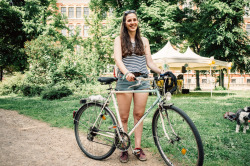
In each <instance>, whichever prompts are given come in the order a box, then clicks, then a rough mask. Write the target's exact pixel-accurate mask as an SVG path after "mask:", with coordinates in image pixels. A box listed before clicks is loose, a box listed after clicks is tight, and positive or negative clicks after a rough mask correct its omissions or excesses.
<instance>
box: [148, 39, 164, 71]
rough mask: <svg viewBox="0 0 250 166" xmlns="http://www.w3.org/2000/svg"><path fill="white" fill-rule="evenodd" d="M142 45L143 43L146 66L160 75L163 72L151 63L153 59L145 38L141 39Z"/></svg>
mask: <svg viewBox="0 0 250 166" xmlns="http://www.w3.org/2000/svg"><path fill="white" fill-rule="evenodd" d="M143 43H144V47H145V56H146V60H147V66H148V67H149V68H150V69H151V70H153V71H154V72H156V73H158V74H162V73H163V71H162V70H161V69H159V68H158V67H157V66H156V64H155V63H154V62H153V59H152V57H151V51H150V46H149V41H148V39H147V38H145V37H143Z"/></svg>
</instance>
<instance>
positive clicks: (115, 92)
mask: <svg viewBox="0 0 250 166" xmlns="http://www.w3.org/2000/svg"><path fill="white" fill-rule="evenodd" d="M149 92H155V93H156V95H157V98H156V100H155V101H154V103H153V104H152V105H151V106H150V107H149V108H148V110H147V111H145V113H144V115H143V116H142V117H141V119H140V120H139V121H138V122H137V123H136V125H135V126H134V127H133V128H132V129H131V130H130V132H129V133H128V135H129V136H131V134H132V133H133V132H134V130H135V129H136V128H137V127H138V125H139V124H140V123H141V122H142V121H143V120H144V119H145V118H146V117H147V115H148V114H149V112H150V111H151V110H152V109H153V108H154V106H155V105H156V104H157V103H159V102H160V99H161V96H160V93H159V91H158V89H153V90H131V91H115V90H111V93H110V95H111V96H112V99H113V103H114V107H115V111H116V114H117V118H118V125H119V126H120V128H121V130H122V131H123V132H124V129H123V125H122V121H121V117H120V113H119V110H118V106H117V102H116V99H115V95H114V94H118V93H149Z"/></svg>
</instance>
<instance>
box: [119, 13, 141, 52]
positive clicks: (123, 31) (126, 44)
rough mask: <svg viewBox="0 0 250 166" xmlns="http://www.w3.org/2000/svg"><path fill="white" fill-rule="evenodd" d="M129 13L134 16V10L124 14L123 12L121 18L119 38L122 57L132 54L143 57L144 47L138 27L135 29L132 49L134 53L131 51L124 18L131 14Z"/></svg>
mask: <svg viewBox="0 0 250 166" xmlns="http://www.w3.org/2000/svg"><path fill="white" fill-rule="evenodd" d="M131 13H134V14H135V15H136V13H135V11H134V10H131V11H126V12H124V14H123V18H122V25H121V32H120V38H121V47H122V56H123V57H126V56H131V55H132V53H134V54H136V55H145V51H144V45H143V42H142V38H141V33H140V29H139V26H137V29H136V34H135V48H134V51H133V47H132V43H131V40H130V36H129V34H128V29H127V27H126V16H127V15H128V14H131ZM136 17H137V15H136Z"/></svg>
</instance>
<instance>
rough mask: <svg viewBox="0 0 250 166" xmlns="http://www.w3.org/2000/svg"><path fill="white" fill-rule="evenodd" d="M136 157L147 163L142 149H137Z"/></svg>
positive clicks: (135, 151)
mask: <svg viewBox="0 0 250 166" xmlns="http://www.w3.org/2000/svg"><path fill="white" fill-rule="evenodd" d="M134 155H135V156H136V157H137V158H138V159H139V160H140V161H146V160H147V157H146V155H145V153H144V152H143V150H142V149H141V148H135V150H134Z"/></svg>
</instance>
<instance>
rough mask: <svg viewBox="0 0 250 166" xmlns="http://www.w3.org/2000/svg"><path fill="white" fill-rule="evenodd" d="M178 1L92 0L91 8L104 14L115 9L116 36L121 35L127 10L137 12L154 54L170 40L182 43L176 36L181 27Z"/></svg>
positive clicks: (114, 30) (112, 26)
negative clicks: (178, 28)
mask: <svg viewBox="0 0 250 166" xmlns="http://www.w3.org/2000/svg"><path fill="white" fill-rule="evenodd" d="M177 2H178V1H176V0H171V1H169V0H168V1H167V0H147V1H145V0H129V1H121V0H118V1H115V0H92V1H91V3H90V7H91V8H92V10H94V11H95V12H96V13H103V12H107V11H109V9H110V8H112V9H113V15H114V17H115V18H114V21H113V22H112V23H113V24H112V25H110V26H111V29H113V32H112V33H111V34H114V32H116V33H115V34H116V36H117V35H119V31H117V30H119V27H120V23H121V16H122V15H123V12H124V11H126V10H136V13H137V15H138V17H139V18H140V24H139V26H140V27H141V32H142V34H143V36H145V37H147V38H148V39H149V41H150V46H151V51H152V53H154V52H156V51H158V50H159V49H160V48H162V47H163V46H164V45H165V44H166V43H167V41H168V40H171V42H172V43H174V44H177V43H180V42H181V41H180V40H179V36H177V35H176V34H177V33H176V27H178V26H180V24H179V23H178V21H177V20H178V19H180V17H179V16H178V15H179V12H180V10H179V8H178V5H177Z"/></svg>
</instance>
